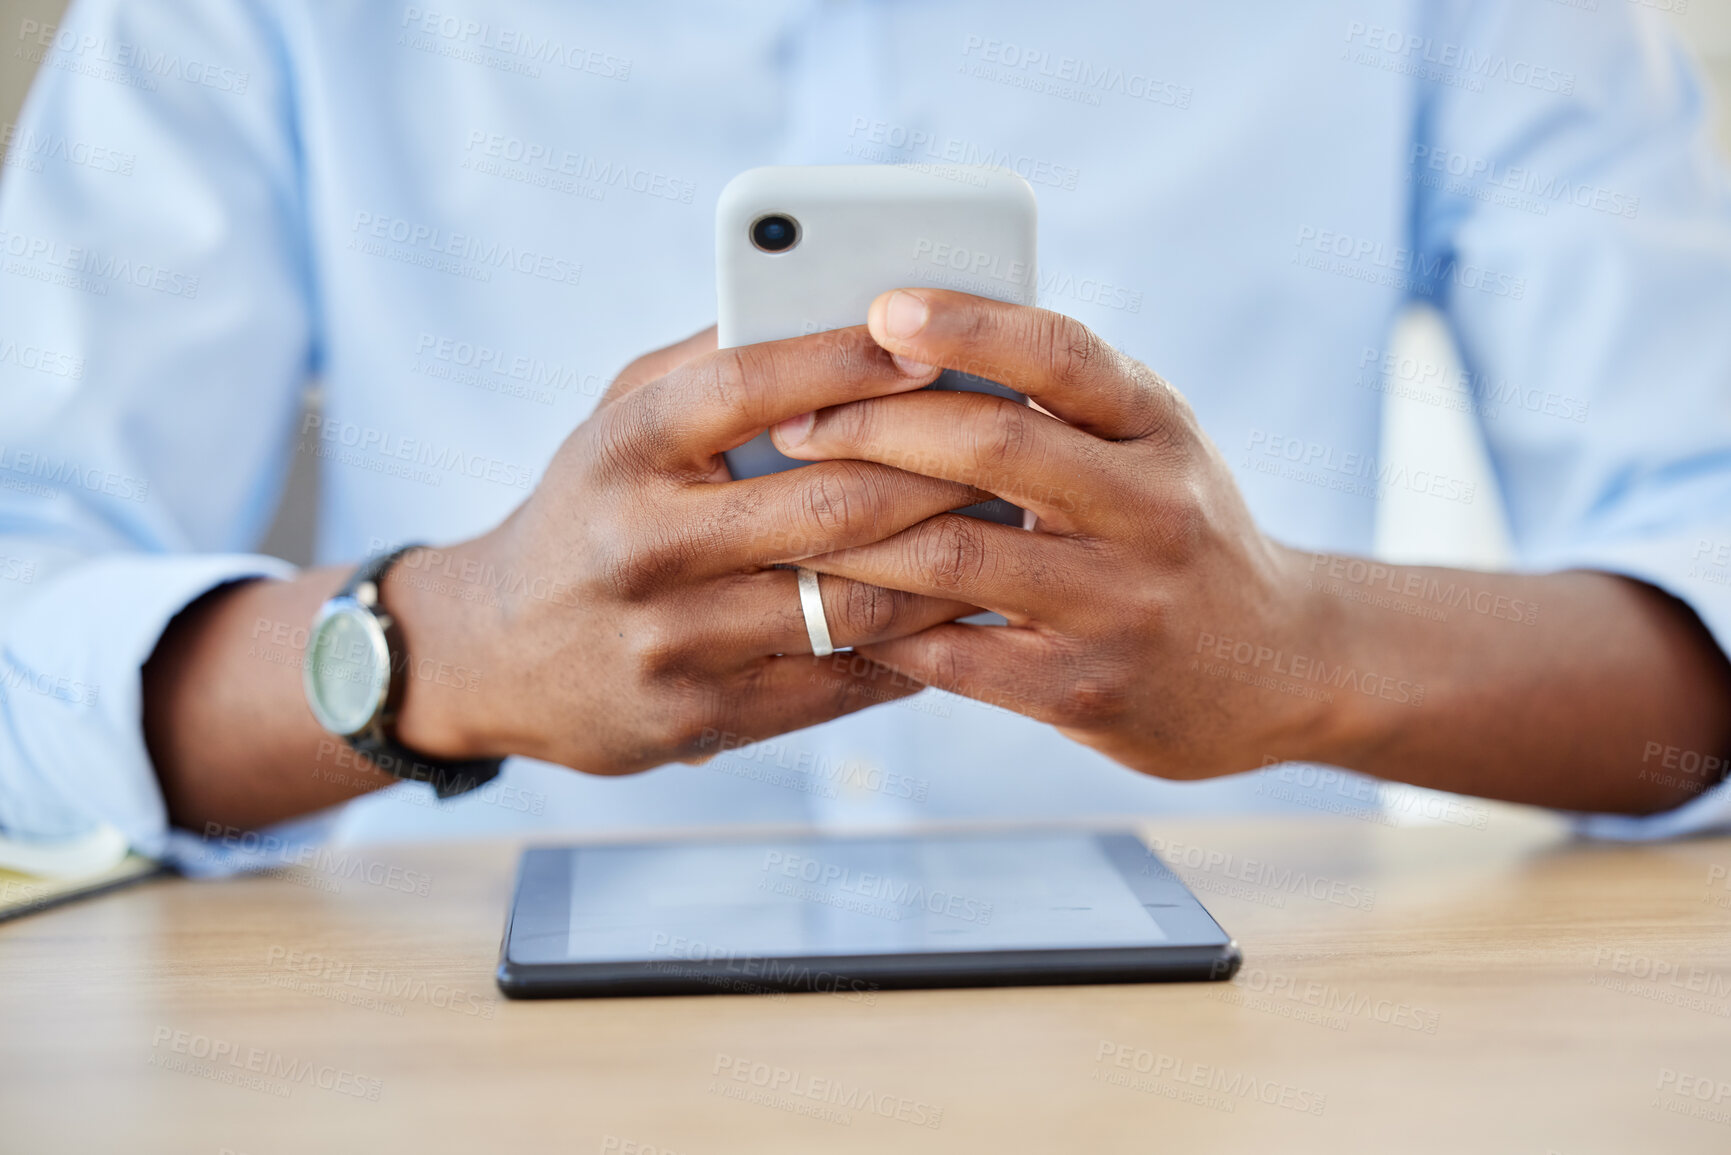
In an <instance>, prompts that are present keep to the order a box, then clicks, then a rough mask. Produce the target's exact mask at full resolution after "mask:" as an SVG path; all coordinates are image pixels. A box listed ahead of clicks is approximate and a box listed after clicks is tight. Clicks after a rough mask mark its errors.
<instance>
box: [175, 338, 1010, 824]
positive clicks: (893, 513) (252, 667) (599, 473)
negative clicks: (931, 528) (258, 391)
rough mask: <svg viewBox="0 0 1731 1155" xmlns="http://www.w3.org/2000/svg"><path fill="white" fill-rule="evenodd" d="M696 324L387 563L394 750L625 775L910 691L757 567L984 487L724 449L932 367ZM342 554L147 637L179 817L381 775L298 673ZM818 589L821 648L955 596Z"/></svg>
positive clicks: (215, 602)
mask: <svg viewBox="0 0 1731 1155" xmlns="http://www.w3.org/2000/svg"><path fill="white" fill-rule="evenodd" d="M714 345H715V342H714V337H713V335H712V334H707V333H705V334H699V335H697V336H696V337H694V338H692V339H690V340H688V341H685V342H681V343H680V344H679V345H676V346H673V347H671V348H669V349H665V350H661V351H660V352H658V353H654V354H650V355H649V356H647V357H644V358H641V359H639V360H638V361H637V362H634V363H633V364H632V365H631V366H630V367H628V368H627V369H626V370H625V372H623V373H621V374H620V377H619V380H618V381H617V382H615V384H614V387H613V388H612V389H611V390H609V392H608V394H607V396H606V397H605V398H604V399H603V401H602V403H601V404H600V405H599V406H598V407H597V409H596V411H595V412H594V413H593V414H592V415H591V416H590V418H589V419H588V420H587V421H585V422H584V423H583V424H582V425H580V426H579V427H578V428H577V429H576V431H574V432H573V433H572V434H571V436H570V437H569V438H568V439H567V440H566V442H565V444H564V445H563V446H562V447H561V448H560V450H559V452H558V454H557V455H556V456H555V458H554V459H553V461H552V463H551V464H550V466H549V467H548V470H547V473H546V475H545V477H544V478H543V479H542V481H541V483H540V485H539V486H538V487H537V488H536V489H535V491H534V493H532V494H531V495H530V496H529V498H528V500H527V501H526V502H524V504H523V505H522V506H521V507H520V508H518V509H517V510H516V511H515V512H514V513H512V514H511V516H510V517H508V518H507V519H506V520H505V521H504V522H503V523H501V524H500V525H499V526H498V527H497V528H495V529H494V530H492V531H491V532H489V533H487V534H485V535H483V536H481V537H479V538H477V539H475V540H473V541H469V542H464V543H462V544H459V545H455V546H451V547H448V548H440V549H436V550H431V549H429V550H416V551H412V552H411V553H409V554H408V555H407V556H405V557H404V558H403V559H402V560H401V561H399V562H398V563H397V565H396V566H395V567H393V569H392V570H391V572H390V573H389V574H388V575H387V576H386V578H385V581H384V583H383V589H382V591H381V595H382V600H383V603H384V608H385V609H386V610H387V611H389V612H390V613H391V615H392V616H393V617H395V618H396V620H397V622H398V625H399V628H400V629H401V630H402V633H403V639H404V643H405V646H406V649H407V651H408V656H409V662H410V666H409V668H410V670H411V675H410V676H408V677H406V678H405V689H404V697H403V700H402V703H401V706H400V712H399V714H398V719H397V737H398V738H399V739H400V740H401V741H402V742H403V743H404V744H405V745H406V746H408V747H409V748H410V749H413V750H416V751H419V752H420V753H423V754H427V755H432V756H434V757H443V758H450V759H457V758H471V757H481V756H496V755H503V754H526V755H531V756H533V757H537V758H543V759H546V760H548V761H552V762H558V763H561V764H563V765H566V766H572V767H576V768H577V769H580V770H587V771H591V772H594V773H600V774H617V773H626V772H629V771H634V770H642V769H646V768H648V767H651V766H656V765H659V764H661V763H664V762H667V761H670V760H674V759H684V760H688V761H700V760H702V759H704V758H706V757H709V756H711V755H713V754H716V753H718V752H720V751H721V750H723V749H726V748H727V747H729V746H732V745H738V744H741V743H743V742H745V741H749V740H752V739H758V738H766V737H769V736H772V735H775V734H780V733H783V732H786V731H789V730H794V729H799V728H801V727H805V726H810V725H814V724H816V723H818V722H822V721H825V720H827V719H829V718H833V717H836V716H837V715H840V714H845V713H848V712H850V711H854V710H860V709H864V708H865V707H867V706H871V705H873V704H875V703H879V702H884V701H888V700H890V699H893V698H898V697H902V696H905V695H907V694H912V693H915V692H917V691H918V690H920V689H921V688H922V687H921V686H920V685H919V684H918V683H917V682H915V681H913V680H911V679H908V678H904V677H900V676H895V675H892V674H891V673H890V672H889V671H887V670H884V669H883V668H881V667H873V666H871V665H870V664H869V663H866V662H862V661H861V660H860V659H858V658H855V657H852V656H851V655H850V656H849V657H848V658H847V660H835V661H830V660H822V661H820V660H814V659H813V658H812V657H811V653H810V645H809V643H808V641H807V634H806V628H805V619H804V616H803V614H802V613H801V612H800V599H799V593H798V586H797V579H796V576H795V574H794V573H793V572H792V571H791V570H787V569H778V568H774V567H775V566H777V565H778V564H783V563H792V562H797V561H799V560H800V559H801V558H803V557H805V556H807V555H809V554H813V553H825V552H830V551H833V550H836V549H845V548H850V547H853V546H858V545H865V544H867V543H869V542H872V541H875V540H877V539H879V538H882V537H886V536H889V535H891V534H894V533H897V532H899V531H901V530H903V529H906V528H907V527H908V526H911V525H915V524H917V523H918V522H920V521H923V520H924V519H926V518H927V517H930V516H931V515H932V514H934V513H939V512H942V511H944V510H948V509H957V508H960V507H962V506H965V505H969V504H972V503H974V502H977V501H979V500H981V498H982V496H983V495H982V494H980V493H979V492H977V491H976V490H974V489H972V488H970V487H968V486H966V485H958V484H955V483H953V482H948V481H942V480H937V479H933V478H929V477H919V476H915V475H913V474H909V473H904V472H902V471H900V470H897V469H894V468H891V467H888V466H883V465H874V464H870V463H867V462H861V461H836V462H828V463H824V464H820V465H816V466H810V467H807V468H804V469H796V470H793V471H791V472H788V473H782V474H775V475H772V476H769V477H760V478H754V479H751V480H746V481H737V482H734V481H729V480H728V474H727V470H726V466H725V464H724V462H723V460H722V458H721V453H722V452H723V451H725V450H728V449H731V448H733V447H734V446H736V445H739V444H742V443H743V442H745V441H746V440H748V439H749V438H750V437H752V436H753V435H754V434H755V433H756V432H757V431H758V430H761V429H763V428H765V427H766V426H769V425H771V424H773V423H775V422H777V421H780V420H781V419H783V418H785V417H788V416H790V415H792V414H794V413H799V412H803V411H805V410H809V409H813V408H820V407H825V406H833V405H837V404H842V403H846V402H849V401H854V400H858V399H860V398H866V397H878V396H885V395H888V394H893V393H902V392H907V391H909V390H914V389H919V388H920V387H921V386H924V385H926V384H929V383H930V382H931V381H932V379H933V378H934V377H935V376H936V374H937V370H935V369H929V368H926V367H924V366H910V365H906V364H898V363H897V362H895V361H894V360H893V359H892V358H891V357H890V355H889V354H888V353H886V352H885V351H884V350H883V349H882V348H880V347H879V346H878V344H877V343H876V342H874V341H873V340H872V339H871V337H870V336H869V335H868V334H867V332H866V330H865V328H864V327H863V326H860V327H856V328H853V329H847V330H841V331H838V332H833V333H822V334H817V335H815V336H810V337H802V338H798V339H795V340H790V341H779V342H774V343H771V344H765V345H757V346H752V347H749V348H744V349H730V350H725V351H721V352H717V351H715V348H714ZM718 483H725V484H718ZM349 572H350V570H349V568H348V567H334V566H327V567H323V568H319V569H308V570H304V571H302V572H301V573H300V574H299V575H297V576H296V577H294V578H293V579H291V580H287V581H253V582H242V583H236V584H234V585H231V586H227V587H223V588H221V589H218V590H214V591H212V592H211V593H209V594H207V595H206V596H204V597H203V598H200V599H199V600H198V601H197V602H195V603H194V604H193V605H192V606H190V607H188V608H187V609H186V610H185V611H183V612H182V613H181V614H180V615H179V616H178V617H176V618H175V620H174V621H173V622H172V623H171V624H170V626H169V628H168V630H167V631H166V632H165V633H164V634H163V636H162V638H161V640H160V641H159V642H158V643H157V646H156V650H155V652H154V653H153V654H152V656H151V658H150V660H149V661H148V662H147V663H146V665H145V668H144V725H145V734H146V741H147V743H148V745H149V749H150V753H151V757H152V760H153V761H154V763H155V766H156V772H157V777H158V779H159V780H160V781H161V783H162V788H163V793H164V796H165V798H166V800H167V803H168V807H169V813H170V815H171V817H172V819H173V820H174V822H175V823H176V824H177V825H180V826H182V827H186V828H190V829H194V830H198V829H207V828H208V827H207V824H209V823H215V824H217V826H219V827H221V826H234V827H241V828H249V827H256V826H260V825H264V824H266V823H270V822H275V821H279V820H281V819H283V818H287V817H291V816H293V815H296V814H303V813H306V812H308V811H311V810H316V809H320V808H322V807H326V806H331V805H334V804H336V803H338V802H341V801H343V800H344V799H347V798H350V797H353V796H354V795H356V794H359V793H361V792H363V791H366V790H372V789H377V788H378V787H381V786H386V785H389V784H390V782H391V779H390V778H388V777H387V776H385V775H384V774H382V773H380V772H378V771H376V770H374V769H372V768H371V767H370V766H369V765H368V764H367V763H366V762H365V760H364V759H361V758H358V757H357V756H356V755H354V754H353V752H352V751H350V750H349V748H348V747H347V746H346V745H345V744H344V743H343V742H341V741H340V740H339V739H335V738H332V737H331V736H330V735H328V734H326V733H324V731H322V730H321V729H319V727H318V724H317V723H316V722H315V721H314V720H313V717H312V713H311V711H309V710H308V708H307V704H306V701H305V699H304V697H303V695H302V690H301V662H302V661H303V660H304V648H305V635H306V626H307V624H308V623H310V622H311V621H312V618H313V614H314V613H315V611H316V610H317V609H318V607H319V605H320V604H321V603H322V602H323V601H324V599H326V598H328V597H329V596H330V595H331V594H332V593H333V592H335V591H336V590H337V589H338V588H339V587H340V586H341V584H342V583H343V581H344V579H345V578H346V577H347V576H348V574H349ZM821 589H822V593H823V600H824V606H825V610H826V614H827V616H828V618H829V627H830V634H831V637H832V639H833V640H834V642H835V643H836V644H837V645H838V646H848V645H852V644H855V643H861V642H874V641H885V640H889V639H893V638H897V637H900V636H903V635H906V634H909V633H914V632H917V631H919V630H921V629H924V628H926V627H927V626H930V625H933V624H934V623H941V622H945V621H949V620H951V619H953V618H956V617H958V616H962V615H965V614H968V613H972V612H974V607H973V606H971V605H966V604H963V603H959V602H955V601H951V600H949V599H943V598H928V597H922V596H917V595H912V594H908V593H901V592H896V591H891V590H885V589H881V588H877V587H873V586H870V585H865V584H862V583H859V582H854V581H850V580H846V579H843V578H837V577H826V578H824V579H823V580H822V582H821ZM278 639H280V644H279V643H278ZM265 642H271V643H272V645H270V646H266V645H264V643H265Z"/></svg>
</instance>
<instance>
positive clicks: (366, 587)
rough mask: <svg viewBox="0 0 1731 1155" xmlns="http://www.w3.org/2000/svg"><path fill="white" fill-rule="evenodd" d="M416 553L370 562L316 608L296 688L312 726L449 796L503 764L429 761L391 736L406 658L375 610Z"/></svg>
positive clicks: (386, 619) (386, 618)
mask: <svg viewBox="0 0 1731 1155" xmlns="http://www.w3.org/2000/svg"><path fill="white" fill-rule="evenodd" d="M419 548H421V547H420V546H419V545H406V546H403V547H402V548H401V549H399V550H396V551H395V552H393V553H388V554H383V555H381V556H379V557H376V558H372V559H371V560H369V561H368V562H367V563H366V564H365V565H363V566H361V568H360V569H358V570H356V571H355V573H354V576H353V577H351V578H350V579H349V581H348V584H347V585H345V586H343V588H342V589H341V590H338V591H337V593H336V596H334V597H332V598H331V599H330V600H329V601H327V602H326V603H325V604H324V605H323V606H321V607H320V608H319V612H318V616H317V617H315V618H314V619H313V625H312V631H311V633H310V635H309V637H308V640H307V656H306V661H305V663H304V664H303V665H302V667H301V682H302V684H303V685H304V686H305V687H306V693H307V705H309V706H311V707H312V711H313V717H315V718H317V719H318V721H319V725H321V726H323V727H324V728H325V729H326V730H328V731H329V732H330V733H332V734H334V735H336V736H337V737H338V738H341V739H343V740H344V741H345V742H347V743H348V744H349V745H350V746H353V747H354V748H355V749H356V750H358V751H360V752H361V753H362V754H365V755H366V756H367V760H368V761H369V762H371V763H372V764H373V765H374V766H377V767H378V768H379V769H380V770H383V771H384V772H385V773H387V774H389V775H391V776H392V777H394V778H401V779H403V780H404V781H409V782H426V783H429V784H431V785H432V787H433V791H434V793H436V794H437V795H438V796H439V797H440V798H452V797H455V796H456V795H458V794H465V793H467V792H468V791H470V790H473V789H475V788H476V787H477V786H480V785H482V784H483V783H486V782H491V781H492V780H493V779H494V778H497V777H498V776H499V767H500V766H501V765H503V764H504V759H502V758H478V759H474V760H471V761H467V762H448V761H444V760H442V759H439V758H429V757H427V756H426V755H424V754H417V753H415V752H414V751H413V750H410V749H408V748H406V747H404V746H402V745H400V744H399V743H398V742H397V740H396V739H395V738H394V737H393V736H392V734H391V730H392V727H393V726H394V724H395V723H396V719H397V708H398V706H399V705H400V704H401V703H402V700H403V683H404V682H405V680H406V679H407V678H408V676H409V654H408V650H407V648H406V647H405V646H404V645H403V635H402V631H401V630H399V629H398V628H397V625H396V623H395V622H394V621H392V620H391V615H390V614H388V613H386V612H385V610H384V608H383V607H382V606H380V605H379V583H380V582H382V581H383V580H384V577H385V574H386V572H387V571H389V570H390V568H391V566H393V565H395V564H396V562H397V559H398V558H400V557H402V556H403V555H404V554H405V553H408V552H409V551H410V550H412V549H419Z"/></svg>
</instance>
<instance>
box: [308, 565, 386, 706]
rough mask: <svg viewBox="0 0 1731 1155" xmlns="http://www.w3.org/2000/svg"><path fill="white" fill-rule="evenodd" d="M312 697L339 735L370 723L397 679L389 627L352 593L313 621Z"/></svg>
mask: <svg viewBox="0 0 1731 1155" xmlns="http://www.w3.org/2000/svg"><path fill="white" fill-rule="evenodd" d="M304 681H305V683H306V691H307V702H308V704H310V705H311V706H312V708H313V714H314V715H315V716H316V717H317V718H318V720H319V724H320V725H321V726H323V727H324V728H325V729H327V730H329V731H330V732H331V733H333V734H341V735H348V734H356V733H359V732H360V731H362V730H364V729H366V728H367V726H368V725H369V724H370V723H371V722H372V720H373V718H374V717H375V716H376V715H377V714H378V712H379V710H380V709H381V708H382V707H383V706H384V703H385V696H386V694H387V693H388V692H389V690H390V684H391V654H390V648H389V646H388V645H387V644H386V642H385V631H384V628H383V627H382V626H380V625H379V623H378V619H376V618H374V617H373V615H372V614H371V613H369V612H368V611H367V610H366V609H365V607H363V606H362V605H361V604H360V603H359V602H357V601H354V600H353V599H352V598H333V599H331V601H329V602H328V603H326V605H325V609H324V611H323V612H322V613H321V614H320V615H319V618H318V620H317V621H315V622H314V623H313V630H312V638H311V641H310V642H309V644H308V647H307V662H306V667H305V678H304Z"/></svg>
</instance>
